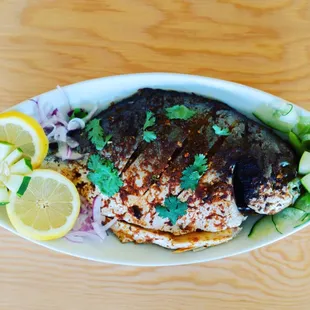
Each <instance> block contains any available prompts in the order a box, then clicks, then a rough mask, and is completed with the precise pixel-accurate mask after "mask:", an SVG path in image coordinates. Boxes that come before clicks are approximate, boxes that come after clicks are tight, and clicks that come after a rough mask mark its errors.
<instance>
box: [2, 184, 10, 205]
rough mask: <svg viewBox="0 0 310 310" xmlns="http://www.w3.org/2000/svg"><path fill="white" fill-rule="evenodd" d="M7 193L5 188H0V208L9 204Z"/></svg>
mask: <svg viewBox="0 0 310 310" xmlns="http://www.w3.org/2000/svg"><path fill="white" fill-rule="evenodd" d="M9 198H10V196H9V192H8V190H7V188H6V187H0V206H5V205H7V204H8V203H9V200H10V199H9Z"/></svg>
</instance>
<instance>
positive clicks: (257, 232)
mask: <svg viewBox="0 0 310 310" xmlns="http://www.w3.org/2000/svg"><path fill="white" fill-rule="evenodd" d="M278 233H279V232H278V231H277V230H276V226H275V224H274V222H273V220H272V216H268V215H267V216H264V217H262V218H260V219H259V220H258V221H257V222H256V223H255V224H254V225H253V227H252V229H251V231H250V233H249V238H251V239H252V240H256V241H258V240H261V239H263V238H265V237H267V236H269V235H273V234H278Z"/></svg>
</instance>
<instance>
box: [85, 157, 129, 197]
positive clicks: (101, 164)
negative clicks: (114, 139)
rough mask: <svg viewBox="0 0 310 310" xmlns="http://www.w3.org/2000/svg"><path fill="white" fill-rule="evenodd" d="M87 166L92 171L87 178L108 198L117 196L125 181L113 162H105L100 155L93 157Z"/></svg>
mask: <svg viewBox="0 0 310 310" xmlns="http://www.w3.org/2000/svg"><path fill="white" fill-rule="evenodd" d="M87 166H88V169H89V170H91V171H90V172H89V173H88V175H87V178H88V179H89V180H90V181H91V182H92V183H93V184H95V185H96V186H98V188H99V190H100V191H101V192H102V193H103V194H105V195H107V196H108V197H111V196H113V195H114V194H116V193H117V192H118V191H119V189H120V187H121V186H123V181H122V180H121V178H120V177H119V175H118V171H117V169H116V168H115V167H114V165H113V163H112V162H111V161H109V160H104V159H102V158H101V157H100V156H99V155H91V156H90V158H89V160H88V163H87Z"/></svg>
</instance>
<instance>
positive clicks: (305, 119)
mask: <svg viewBox="0 0 310 310" xmlns="http://www.w3.org/2000/svg"><path fill="white" fill-rule="evenodd" d="M293 131H294V133H295V134H296V135H297V136H298V137H299V138H302V137H303V136H304V135H307V134H309V133H310V117H309V116H300V118H299V122H298V123H297V124H296V125H295V127H294V128H293Z"/></svg>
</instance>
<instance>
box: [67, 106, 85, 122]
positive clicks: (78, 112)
mask: <svg viewBox="0 0 310 310" xmlns="http://www.w3.org/2000/svg"><path fill="white" fill-rule="evenodd" d="M87 114H88V113H87V112H86V111H85V110H84V109H80V108H75V109H73V110H71V111H70V112H69V113H68V116H69V119H70V120H72V119H73V118H84V117H85V116H87Z"/></svg>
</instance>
